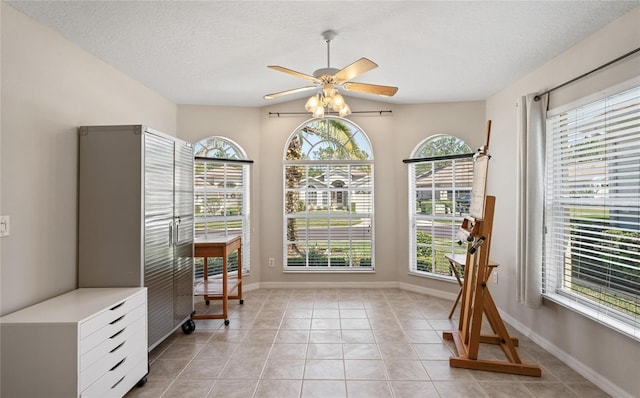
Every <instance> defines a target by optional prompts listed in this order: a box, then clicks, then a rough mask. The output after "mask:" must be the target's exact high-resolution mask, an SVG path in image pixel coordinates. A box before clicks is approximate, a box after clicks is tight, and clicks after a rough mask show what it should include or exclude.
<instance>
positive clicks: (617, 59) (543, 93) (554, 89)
mask: <svg viewBox="0 0 640 398" xmlns="http://www.w3.org/2000/svg"><path fill="white" fill-rule="evenodd" d="M638 51H640V47H638V48H636V49H635V50H632V51H629V52H628V53H626V54H624V55H621V56H619V57H618V58H616V59H614V60H611V61H609V62H607V63H606V64H604V65H600V66H598V67H597V68H595V69H593V70H590V71H589V72H587V73H583V74H581V75H580V76H578V77H575V78H573V79H571V80H569V81H567V82H564V83H562V84H561V85H559V86H555V87H554V88H552V89H549V90H547V91H545V92H542V93H540V94H536V96H535V97H533V100H534V101H540V97H541V96H543V95H545V94H549V93H550V92H552V91H556V90H557V89H559V88H562V87H564V86H566V85H567V84H571V83H573V82H575V81H576V80H580V79H582V78H585V77H587V76H589V75H590V74H592V73H594V72H597V71H599V70H600V69H604V68H606V67H607V66H609V65H611V64H615V63H616V62H618V61H620V60H622V59H625V58H627V57H628V56H630V55H633V54H635V53H637V52H638Z"/></svg>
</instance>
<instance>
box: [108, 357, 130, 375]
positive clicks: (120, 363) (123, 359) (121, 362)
mask: <svg viewBox="0 0 640 398" xmlns="http://www.w3.org/2000/svg"><path fill="white" fill-rule="evenodd" d="M126 360H127V357H124V358H122V361H120V362H118V363H117V364H115V365H114V366H113V367H112V368H111V369H109V372H112V371H114V370H116V369H117V368H118V366H120V365H122V364H123V363H124V361H126Z"/></svg>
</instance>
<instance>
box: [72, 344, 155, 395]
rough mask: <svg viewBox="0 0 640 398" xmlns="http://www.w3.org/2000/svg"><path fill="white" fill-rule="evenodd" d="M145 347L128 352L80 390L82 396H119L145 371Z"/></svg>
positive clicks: (146, 365)
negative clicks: (90, 383)
mask: <svg viewBox="0 0 640 398" xmlns="http://www.w3.org/2000/svg"><path fill="white" fill-rule="evenodd" d="M147 368H148V364H147V348H146V346H145V347H143V348H142V349H139V350H136V351H134V352H130V353H128V354H127V355H126V356H125V357H124V358H123V359H122V360H121V361H119V362H118V363H117V364H116V365H115V366H113V367H112V368H110V369H109V370H108V371H107V372H106V374H104V375H103V376H102V377H100V378H99V379H98V380H97V381H96V382H95V383H93V384H92V385H91V386H89V387H88V388H87V389H86V390H84V391H82V393H81V394H80V396H81V397H82V398H97V397H108V398H111V397H121V396H123V395H124V394H125V393H126V392H127V391H128V390H129V389H130V388H131V386H133V385H135V383H137V381H138V380H140V379H142V377H143V376H144V375H145V374H146V373H147Z"/></svg>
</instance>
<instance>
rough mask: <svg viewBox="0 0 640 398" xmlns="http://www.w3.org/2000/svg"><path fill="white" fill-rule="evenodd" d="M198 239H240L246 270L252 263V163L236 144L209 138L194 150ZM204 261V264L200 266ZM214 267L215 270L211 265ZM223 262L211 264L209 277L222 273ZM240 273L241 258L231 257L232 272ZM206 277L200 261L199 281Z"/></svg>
mask: <svg viewBox="0 0 640 398" xmlns="http://www.w3.org/2000/svg"><path fill="white" fill-rule="evenodd" d="M193 152H194V156H195V162H194V167H195V170H194V180H195V181H194V191H195V193H194V207H195V237H196V239H197V238H202V237H215V236H226V235H240V236H241V237H242V268H243V270H244V272H248V271H249V266H250V262H251V257H250V255H249V254H250V251H249V248H250V247H251V245H250V236H251V234H250V233H249V231H250V226H249V220H250V218H249V209H250V207H249V196H250V195H249V163H247V162H243V160H247V156H246V154H245V152H244V151H243V150H242V148H240V146H239V145H238V144H236V143H235V142H233V141H231V140H229V139H227V138H223V137H209V138H206V139H204V140H202V141H199V142H197V143H196V144H195V145H194V147H193ZM199 261H200V262H199ZM211 263H213V266H212V265H211ZM221 267H222V261H221V259H215V260H214V259H210V260H209V267H208V269H209V274H210V275H216V274H219V273H221V272H222V268H221ZM236 270H237V254H235V253H234V254H232V255H231V256H229V271H236ZM201 276H202V264H201V259H196V278H198V277H201Z"/></svg>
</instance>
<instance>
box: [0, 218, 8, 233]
mask: <svg viewBox="0 0 640 398" xmlns="http://www.w3.org/2000/svg"><path fill="white" fill-rule="evenodd" d="M5 236H9V216H0V238H3V237H5Z"/></svg>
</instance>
